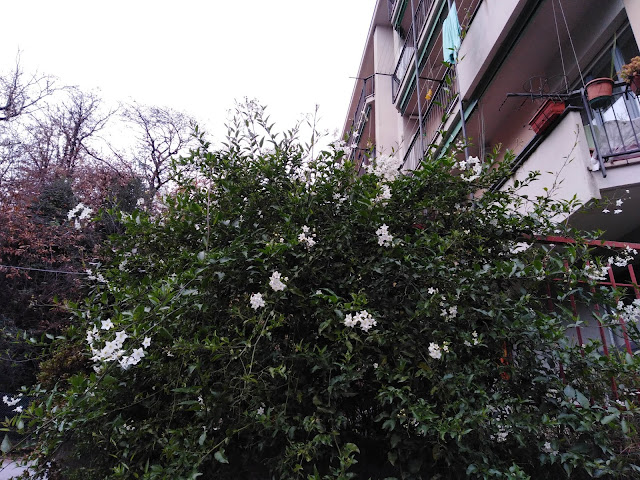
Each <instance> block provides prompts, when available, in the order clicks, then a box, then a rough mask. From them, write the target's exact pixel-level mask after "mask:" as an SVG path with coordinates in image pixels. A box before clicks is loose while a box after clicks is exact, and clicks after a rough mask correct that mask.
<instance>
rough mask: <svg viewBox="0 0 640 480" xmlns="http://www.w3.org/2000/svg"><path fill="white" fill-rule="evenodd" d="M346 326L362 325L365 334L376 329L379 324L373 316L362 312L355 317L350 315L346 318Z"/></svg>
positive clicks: (364, 311)
mask: <svg viewBox="0 0 640 480" xmlns="http://www.w3.org/2000/svg"><path fill="white" fill-rule="evenodd" d="M344 324H345V326H347V327H355V326H357V325H360V328H361V329H362V331H364V332H368V331H369V330H371V328H372V327H375V326H376V325H377V324H378V322H376V320H375V319H374V318H373V317H372V316H371V314H370V313H369V312H367V311H366V310H361V311H359V312H358V313H356V314H355V315H351V314H350V313H348V314H347V315H345V317H344Z"/></svg>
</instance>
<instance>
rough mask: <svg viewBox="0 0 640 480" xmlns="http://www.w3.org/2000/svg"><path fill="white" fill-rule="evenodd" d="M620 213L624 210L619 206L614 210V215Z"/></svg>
mask: <svg viewBox="0 0 640 480" xmlns="http://www.w3.org/2000/svg"><path fill="white" fill-rule="evenodd" d="M619 213H622V210H620V209H619V208H617V209H615V210H614V211H613V214H614V215H617V214H619Z"/></svg>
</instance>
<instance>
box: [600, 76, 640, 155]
mask: <svg viewBox="0 0 640 480" xmlns="http://www.w3.org/2000/svg"><path fill="white" fill-rule="evenodd" d="M588 108H589V109H590V112H589V113H590V115H589V116H590V120H591V125H592V126H593V136H594V138H593V140H594V142H595V144H596V145H597V147H598V151H599V153H600V156H601V157H602V159H603V160H604V161H605V162H610V161H615V160H621V159H626V158H630V157H638V156H640V101H639V99H638V97H637V96H636V95H635V94H634V93H632V92H631V91H629V90H628V89H627V88H626V87H623V86H622V85H620V84H618V85H617V87H616V91H615V92H614V94H613V98H612V100H611V102H610V103H609V104H608V105H607V106H605V107H603V108H591V107H588Z"/></svg>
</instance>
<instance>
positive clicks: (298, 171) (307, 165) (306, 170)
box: [291, 151, 346, 193]
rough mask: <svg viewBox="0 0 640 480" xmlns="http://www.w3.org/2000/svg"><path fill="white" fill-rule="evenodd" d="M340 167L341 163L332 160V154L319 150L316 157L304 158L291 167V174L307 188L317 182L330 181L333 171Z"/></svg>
mask: <svg viewBox="0 0 640 480" xmlns="http://www.w3.org/2000/svg"><path fill="white" fill-rule="evenodd" d="M345 153H346V151H345ZM342 167H343V166H342V164H340V163H338V162H335V161H334V160H333V156H332V155H330V154H327V153H326V152H321V153H320V155H319V156H318V158H316V159H309V158H306V159H304V160H303V161H302V164H301V165H299V166H295V167H291V176H292V178H293V179H294V180H296V181H299V182H301V183H304V184H305V186H306V187H307V188H309V187H312V186H313V185H315V184H316V183H317V182H321V181H325V182H326V181H331V180H332V179H333V177H334V173H335V171H336V170H339V169H340V168H342ZM312 193H313V192H312Z"/></svg>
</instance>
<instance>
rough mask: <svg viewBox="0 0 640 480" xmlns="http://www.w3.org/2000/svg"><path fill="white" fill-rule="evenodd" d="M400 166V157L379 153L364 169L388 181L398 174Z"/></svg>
mask: <svg viewBox="0 0 640 480" xmlns="http://www.w3.org/2000/svg"><path fill="white" fill-rule="evenodd" d="M400 167H402V159H401V158H398V157H390V156H388V155H380V156H379V157H376V158H375V159H374V160H373V163H372V164H370V165H367V168H366V171H367V173H372V174H374V175H375V176H376V177H379V178H381V179H383V180H385V181H387V182H390V181H393V180H394V179H395V178H396V177H397V176H398V175H399V174H400Z"/></svg>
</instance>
